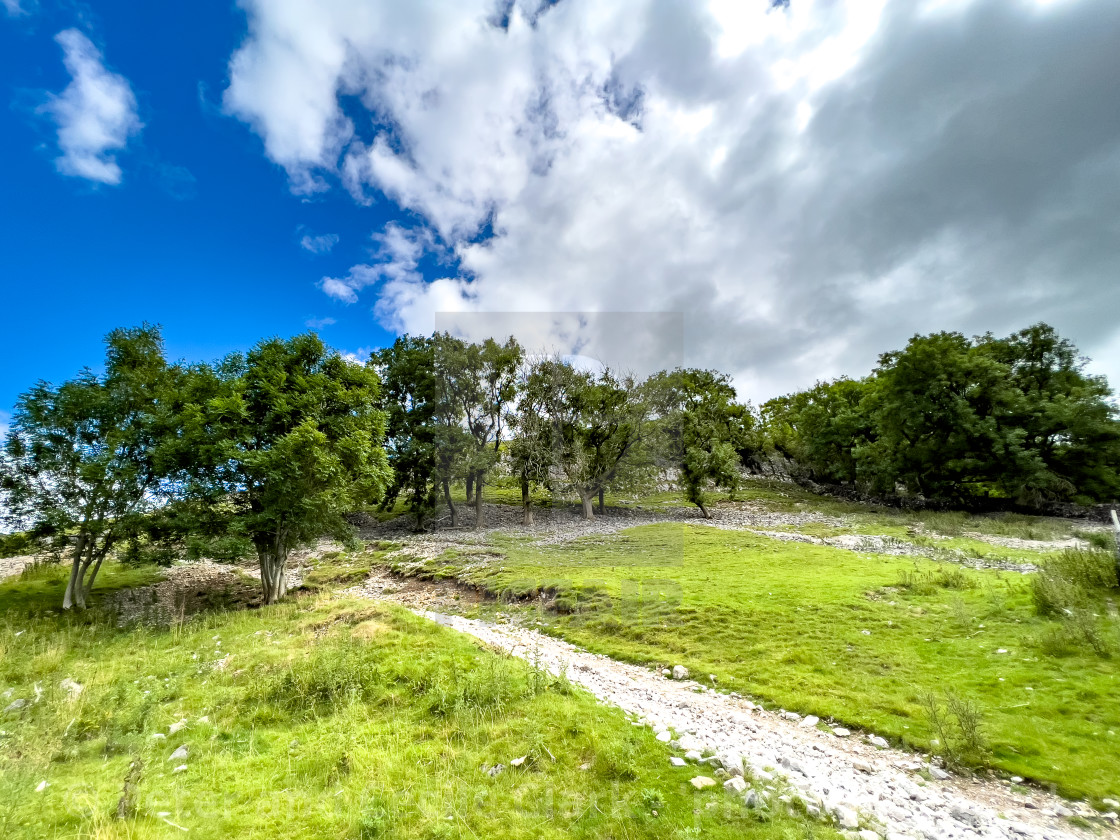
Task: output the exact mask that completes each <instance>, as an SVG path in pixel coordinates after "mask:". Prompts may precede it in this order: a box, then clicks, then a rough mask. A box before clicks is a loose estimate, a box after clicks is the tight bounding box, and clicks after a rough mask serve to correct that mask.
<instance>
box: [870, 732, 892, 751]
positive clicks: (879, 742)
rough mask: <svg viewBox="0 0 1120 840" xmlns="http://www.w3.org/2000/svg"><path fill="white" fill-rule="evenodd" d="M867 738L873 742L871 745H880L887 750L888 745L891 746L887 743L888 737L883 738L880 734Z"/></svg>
mask: <svg viewBox="0 0 1120 840" xmlns="http://www.w3.org/2000/svg"><path fill="white" fill-rule="evenodd" d="M867 740H868V742H869V743H870V744H871V746H873V747H878V748H879V749H881V750H885V749H886V748H887V747H889V746H890V744H889V743H887V739H886V738H883V737H881V736H879V735H872V736H871V737H870V738H868V739H867Z"/></svg>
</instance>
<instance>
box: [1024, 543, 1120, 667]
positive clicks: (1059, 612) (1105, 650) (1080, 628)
mask: <svg viewBox="0 0 1120 840" xmlns="http://www.w3.org/2000/svg"><path fill="white" fill-rule="evenodd" d="M1117 585H1118V581H1117V570H1116V560H1115V558H1114V557H1113V556H1112V555H1111V554H1109V553H1108V552H1106V551H1102V550H1100V549H1096V548H1091V549H1088V550H1083V549H1067V550H1066V551H1063V552H1062V553H1061V554H1059V555H1056V556H1055V557H1052V558H1051V559H1049V560H1047V561H1046V563H1044V564H1043V566H1042V568H1040V569H1039V571H1038V574H1036V575H1035V576H1034V580H1033V581H1032V583H1031V596H1032V598H1033V600H1034V605H1035V610H1036V611H1037V612H1038V614H1039V615H1042V616H1052V617H1054V618H1056V619H1058V621H1059V622H1060V624H1058V625H1057V626H1054V627H1050V628H1048V629H1047V630H1046V631H1045V633H1044V634H1043V636H1042V638H1041V640H1040V645H1041V647H1042V649H1043V651H1044V652H1046V653H1048V654H1049V655H1052V656H1068V655H1070V654H1072V653H1074V652H1076V651H1077V650H1079V649H1084V648H1088V649H1090V650H1092V651H1093V652H1094V653H1095V654H1097V655H1098V656H1102V657H1107V656H1110V655H1111V654H1112V653H1113V652H1114V649H1115V647H1116V643H1115V639H1114V638H1112V636H1114V635H1115V634H1110V633H1109V632H1107V629H1102V622H1101V619H1100V616H1099V615H1098V612H1097V611H1098V609H1099V607H1100V605H1101V604H1102V602H1103V601H1104V600H1105V599H1106V598H1107V597H1108V596H1109V595H1110V594H1113V593H1115V592H1116V589H1117Z"/></svg>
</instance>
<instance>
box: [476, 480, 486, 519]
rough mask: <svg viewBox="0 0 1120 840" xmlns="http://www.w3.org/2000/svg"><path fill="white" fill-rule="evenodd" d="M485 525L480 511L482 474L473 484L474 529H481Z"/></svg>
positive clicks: (483, 516)
mask: <svg viewBox="0 0 1120 840" xmlns="http://www.w3.org/2000/svg"><path fill="white" fill-rule="evenodd" d="M485 525H486V516H485V514H484V513H483V511H482V474H481V473H479V475H478V480H477V481H475V484H474V527H475V528H476V529H477V528H482V527H483V526H485Z"/></svg>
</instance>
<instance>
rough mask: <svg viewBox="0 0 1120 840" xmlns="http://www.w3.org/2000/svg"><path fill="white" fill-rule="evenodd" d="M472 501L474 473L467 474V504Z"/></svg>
mask: <svg viewBox="0 0 1120 840" xmlns="http://www.w3.org/2000/svg"><path fill="white" fill-rule="evenodd" d="M472 501H474V473H473V472H469V473H467V504H468V505H469V504H470V503H471V502H472Z"/></svg>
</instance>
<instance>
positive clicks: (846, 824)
mask: <svg viewBox="0 0 1120 840" xmlns="http://www.w3.org/2000/svg"><path fill="white" fill-rule="evenodd" d="M836 821H837V822H838V823H840V827H841V828H852V829H855V828H859V814H857V813H856V811H855V809H854V808H848V807H846V806H844V805H841V806H840V807H839V808H837V809H836Z"/></svg>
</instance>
